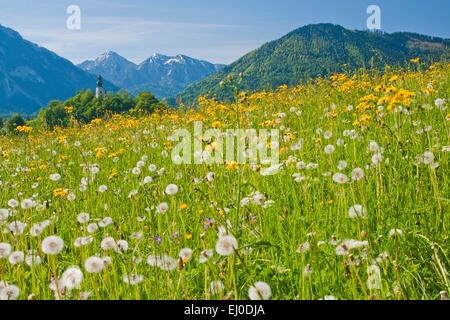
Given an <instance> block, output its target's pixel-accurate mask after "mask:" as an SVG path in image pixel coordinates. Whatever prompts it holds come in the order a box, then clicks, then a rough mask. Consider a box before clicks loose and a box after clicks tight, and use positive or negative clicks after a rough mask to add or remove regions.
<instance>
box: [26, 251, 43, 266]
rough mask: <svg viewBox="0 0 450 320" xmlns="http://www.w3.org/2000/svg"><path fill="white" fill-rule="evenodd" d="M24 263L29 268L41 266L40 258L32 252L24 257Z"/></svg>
mask: <svg viewBox="0 0 450 320" xmlns="http://www.w3.org/2000/svg"><path fill="white" fill-rule="evenodd" d="M25 263H26V264H27V265H29V266H30V267H31V266H37V265H40V264H41V257H40V256H38V255H36V254H33V251H32V250H30V251H28V253H27V255H26V256H25Z"/></svg>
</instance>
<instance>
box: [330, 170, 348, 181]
mask: <svg viewBox="0 0 450 320" xmlns="http://www.w3.org/2000/svg"><path fill="white" fill-rule="evenodd" d="M333 181H334V182H336V183H340V184H343V183H346V182H347V176H346V175H345V174H343V173H340V172H336V173H335V174H334V175H333Z"/></svg>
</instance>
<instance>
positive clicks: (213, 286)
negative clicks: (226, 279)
mask: <svg viewBox="0 0 450 320" xmlns="http://www.w3.org/2000/svg"><path fill="white" fill-rule="evenodd" d="M224 289H225V286H224V285H223V283H222V281H220V280H217V281H211V283H210V285H209V291H210V292H211V294H212V295H215V294H220V293H221V292H222V291H223V290H224Z"/></svg>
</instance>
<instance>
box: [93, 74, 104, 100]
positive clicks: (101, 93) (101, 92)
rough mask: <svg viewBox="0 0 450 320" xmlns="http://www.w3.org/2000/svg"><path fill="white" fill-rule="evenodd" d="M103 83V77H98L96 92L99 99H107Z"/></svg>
mask: <svg viewBox="0 0 450 320" xmlns="http://www.w3.org/2000/svg"><path fill="white" fill-rule="evenodd" d="M102 86H103V81H102V76H101V75H98V81H97V89H96V90H95V97H96V98H99V97H100V96H101V97H102V98H104V97H105V90H104V89H103V87H102Z"/></svg>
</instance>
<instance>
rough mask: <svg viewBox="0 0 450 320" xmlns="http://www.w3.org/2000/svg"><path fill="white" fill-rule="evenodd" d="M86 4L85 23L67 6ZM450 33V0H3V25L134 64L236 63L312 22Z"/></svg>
mask: <svg viewBox="0 0 450 320" xmlns="http://www.w3.org/2000/svg"><path fill="white" fill-rule="evenodd" d="M70 5H77V6H78V7H79V8H80V21H81V25H80V29H79V30H76V29H75V30H74V29H69V28H68V27H67V23H66V22H67V20H68V19H69V17H70V14H68V13H67V8H68V7H69V6H70ZM369 5H377V6H378V7H379V8H380V18H381V20H380V21H381V30H382V31H385V32H389V33H391V32H396V31H409V32H416V33H421V34H427V35H432V36H438V37H443V38H450V19H448V13H449V12H450V0H427V1H423V0H420V1H419V0H409V1H405V0H372V1H366V0H220V1H219V0H188V1H187V0H165V1H164V0H126V1H124V0H122V1H119V0H0V24H1V25H3V26H6V27H9V28H12V29H14V30H16V31H18V32H19V33H20V34H21V35H22V36H23V37H24V38H25V39H27V40H30V41H32V42H35V43H37V44H39V45H40V46H43V47H45V48H47V49H49V50H51V51H54V52H56V53H57V54H58V55H60V56H62V57H64V58H66V59H69V60H70V61H72V62H73V63H75V64H77V63H80V62H82V61H84V60H87V59H90V60H92V59H94V58H96V57H97V56H99V55H100V54H102V53H104V52H107V51H110V50H112V51H115V52H117V53H118V54H120V55H122V56H124V57H125V58H127V59H128V60H130V61H132V62H134V63H140V62H142V61H143V60H145V59H146V58H148V57H150V56H151V55H152V54H153V53H161V54H165V55H171V56H173V55H177V54H184V55H187V56H191V57H193V58H197V59H202V60H207V61H210V62H213V63H224V64H229V63H231V62H233V61H235V60H237V59H238V58H240V57H241V56H243V55H244V54H246V53H248V52H250V51H252V50H254V49H256V48H258V47H260V46H261V45H262V44H264V43H266V42H268V41H271V40H275V39H278V38H280V37H282V36H283V35H285V34H287V33H289V32H290V31H292V30H294V29H297V28H299V27H302V26H304V25H307V24H312V23H321V22H330V23H334V24H340V25H342V26H343V27H345V28H348V29H357V30H366V29H367V19H368V18H369V16H370V14H367V12H366V10H367V8H368V6H369Z"/></svg>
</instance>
